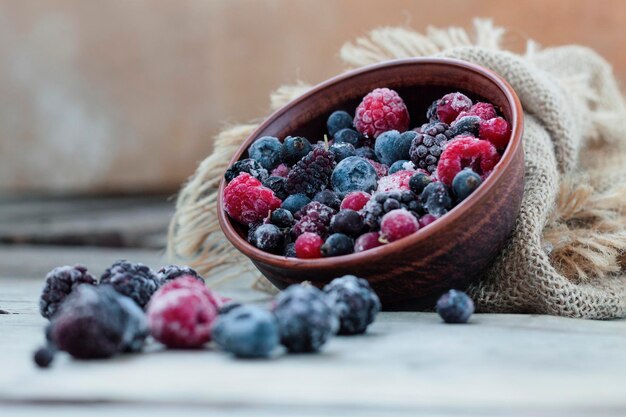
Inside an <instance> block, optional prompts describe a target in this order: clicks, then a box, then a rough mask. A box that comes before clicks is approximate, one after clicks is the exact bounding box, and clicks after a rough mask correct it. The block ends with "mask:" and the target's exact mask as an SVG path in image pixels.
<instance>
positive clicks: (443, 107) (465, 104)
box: [437, 93, 472, 124]
mask: <svg viewBox="0 0 626 417" xmlns="http://www.w3.org/2000/svg"><path fill="white" fill-rule="evenodd" d="M471 107H472V100H470V99H469V98H468V97H467V96H466V95H464V94H461V93H450V94H446V95H445V96H443V97H442V98H441V100H439V102H438V103H437V116H438V117H439V120H440V121H442V122H444V123H447V124H450V123H452V122H453V121H454V119H456V118H457V116H458V115H459V113H461V112H462V111H464V110H469V109H470V108H471Z"/></svg>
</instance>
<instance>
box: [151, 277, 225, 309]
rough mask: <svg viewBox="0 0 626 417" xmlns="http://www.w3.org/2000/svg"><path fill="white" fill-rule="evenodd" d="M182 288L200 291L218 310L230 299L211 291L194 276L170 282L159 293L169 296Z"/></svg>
mask: <svg viewBox="0 0 626 417" xmlns="http://www.w3.org/2000/svg"><path fill="white" fill-rule="evenodd" d="M181 288H188V289H191V290H198V291H200V292H201V293H202V294H204V295H205V296H206V297H207V298H208V300H209V301H210V302H211V304H213V305H214V306H215V308H216V309H219V308H221V307H222V306H223V305H224V304H225V303H226V302H227V301H228V298H224V297H222V296H221V295H219V294H217V293H215V292H213V291H211V290H210V289H208V288H207V287H206V285H204V283H203V282H202V281H200V280H198V278H195V277H194V276H193V275H181V276H180V277H178V278H176V279H174V280H172V281H170V282H168V283H167V284H166V285H164V286H163V287H161V289H160V290H159V293H160V294H161V295H163V294H167V293H168V292H171V291H175V290H179V289H181Z"/></svg>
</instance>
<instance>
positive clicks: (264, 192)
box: [224, 172, 281, 225]
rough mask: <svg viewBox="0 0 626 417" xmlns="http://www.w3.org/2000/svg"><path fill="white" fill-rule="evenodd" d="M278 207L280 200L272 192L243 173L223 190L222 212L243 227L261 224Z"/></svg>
mask: <svg viewBox="0 0 626 417" xmlns="http://www.w3.org/2000/svg"><path fill="white" fill-rule="evenodd" d="M280 205H281V200H280V199H279V198H278V197H276V195H275V194H274V192H273V191H272V190H270V189H269V188H267V187H263V185H261V182H260V181H259V180H257V179H256V178H254V177H252V176H251V175H250V174H247V173H245V172H242V173H241V174H239V176H238V177H237V178H235V179H234V180H232V181H231V182H230V183H229V184H228V185H227V186H226V188H225V189H224V210H226V213H228V215H229V216H230V217H231V218H232V219H234V220H235V221H237V222H239V223H241V224H244V225H251V224H254V223H259V222H261V221H262V220H263V219H264V218H266V217H267V216H268V215H269V213H270V212H271V211H272V210H274V209H277V208H278V207H280Z"/></svg>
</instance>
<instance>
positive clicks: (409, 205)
mask: <svg viewBox="0 0 626 417" xmlns="http://www.w3.org/2000/svg"><path fill="white" fill-rule="evenodd" d="M398 208H403V209H406V210H408V211H409V212H410V213H411V214H412V215H413V216H415V218H418V217H419V214H420V213H421V212H422V211H423V207H422V204H421V202H420V199H419V197H418V196H417V195H416V194H414V193H413V192H411V191H408V190H406V191H399V190H395V191H389V192H380V193H376V194H374V195H373V196H372V198H371V199H370V201H368V202H367V204H366V205H365V207H363V209H362V210H361V215H362V216H363V222H364V223H365V225H366V226H367V227H368V228H369V229H370V231H377V230H379V229H380V221H381V219H382V217H383V216H384V215H385V214H386V213H388V212H389V211H391V210H396V209H398Z"/></svg>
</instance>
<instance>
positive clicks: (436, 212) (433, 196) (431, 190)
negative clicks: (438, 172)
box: [420, 182, 452, 217]
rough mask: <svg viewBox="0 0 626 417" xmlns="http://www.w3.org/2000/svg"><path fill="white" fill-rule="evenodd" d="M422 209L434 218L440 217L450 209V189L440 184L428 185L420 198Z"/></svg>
mask: <svg viewBox="0 0 626 417" xmlns="http://www.w3.org/2000/svg"><path fill="white" fill-rule="evenodd" d="M420 200H421V201H422V202H423V204H424V209H425V210H426V211H427V212H428V213H429V214H432V215H433V216H435V217H441V216H443V215H444V214H446V213H447V212H448V210H450V209H451V208H452V197H451V195H450V189H449V188H448V186H446V185H445V184H444V183H442V182H433V183H431V184H428V185H427V186H426V187H425V188H424V191H422V194H421V196H420Z"/></svg>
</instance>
